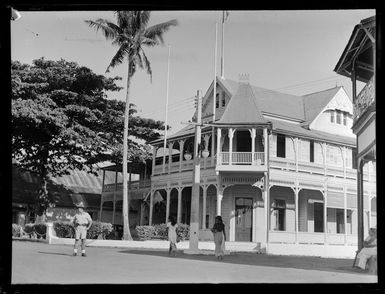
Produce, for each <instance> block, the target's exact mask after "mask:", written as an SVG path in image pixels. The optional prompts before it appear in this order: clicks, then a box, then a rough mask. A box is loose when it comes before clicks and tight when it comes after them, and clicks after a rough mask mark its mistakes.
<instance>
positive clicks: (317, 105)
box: [303, 86, 342, 124]
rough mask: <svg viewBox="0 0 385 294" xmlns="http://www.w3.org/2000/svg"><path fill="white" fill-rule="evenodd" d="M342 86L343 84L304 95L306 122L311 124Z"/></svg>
mask: <svg viewBox="0 0 385 294" xmlns="http://www.w3.org/2000/svg"><path fill="white" fill-rule="evenodd" d="M341 88H342V87H341V86H340V87H334V88H331V89H327V90H324V91H320V92H316V93H311V94H307V95H304V96H303V107H304V112H305V121H306V122H305V124H310V123H311V122H312V121H313V120H314V119H315V118H316V117H317V115H318V114H319V113H320V112H321V111H322V110H323V109H324V108H325V107H326V105H327V104H328V103H329V102H330V100H331V99H332V98H333V97H334V96H335V95H336V94H337V92H338V91H339V90H340V89H341Z"/></svg>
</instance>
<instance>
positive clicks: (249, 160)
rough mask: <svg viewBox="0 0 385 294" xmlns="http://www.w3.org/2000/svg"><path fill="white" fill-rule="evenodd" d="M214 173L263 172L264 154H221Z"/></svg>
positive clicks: (265, 168) (265, 169)
mask: <svg viewBox="0 0 385 294" xmlns="http://www.w3.org/2000/svg"><path fill="white" fill-rule="evenodd" d="M216 171H233V172H258V171H260V172H264V171H267V165H266V164H265V153H264V152H254V153H252V152H231V153H230V152H221V153H219V156H218V162H217V166H216Z"/></svg>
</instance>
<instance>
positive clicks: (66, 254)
mask: <svg viewBox="0 0 385 294" xmlns="http://www.w3.org/2000/svg"><path fill="white" fill-rule="evenodd" d="M38 253H43V254H53V255H65V256H72V253H71V254H69V253H60V252H43V251H38Z"/></svg>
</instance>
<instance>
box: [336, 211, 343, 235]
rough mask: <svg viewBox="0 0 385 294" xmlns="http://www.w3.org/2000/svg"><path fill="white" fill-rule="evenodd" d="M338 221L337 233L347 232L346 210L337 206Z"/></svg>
mask: <svg viewBox="0 0 385 294" xmlns="http://www.w3.org/2000/svg"><path fill="white" fill-rule="evenodd" d="M336 223H337V234H344V233H345V220H344V210H343V209H340V208H337V209H336Z"/></svg>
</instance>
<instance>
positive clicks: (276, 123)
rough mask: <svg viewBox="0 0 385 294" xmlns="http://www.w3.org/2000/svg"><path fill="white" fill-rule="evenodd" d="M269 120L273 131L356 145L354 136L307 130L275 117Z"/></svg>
mask: <svg viewBox="0 0 385 294" xmlns="http://www.w3.org/2000/svg"><path fill="white" fill-rule="evenodd" d="M271 122H272V124H273V131H276V132H278V133H287V134H293V135H297V136H299V137H305V138H306V137H307V138H310V139H318V140H322V141H327V142H330V143H336V144H343V145H349V146H352V147H355V146H356V139H355V138H349V137H345V136H339V135H334V134H329V133H326V132H322V131H316V130H308V129H305V128H303V127H301V125H299V124H295V123H289V122H284V121H281V120H276V119H271Z"/></svg>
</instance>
